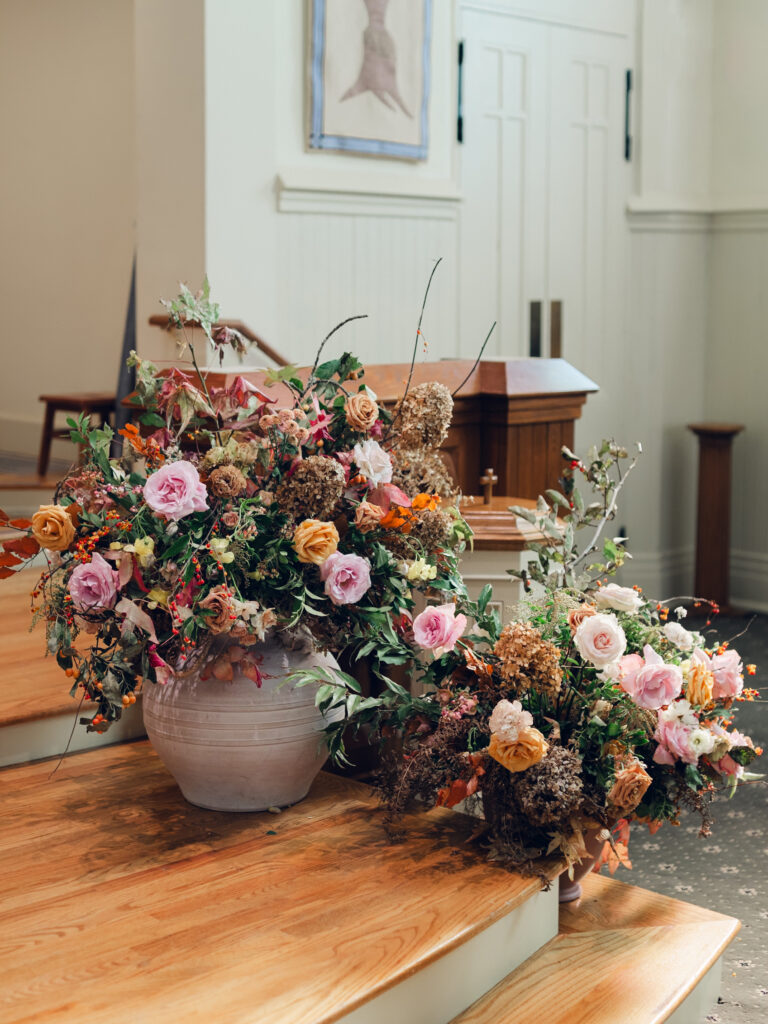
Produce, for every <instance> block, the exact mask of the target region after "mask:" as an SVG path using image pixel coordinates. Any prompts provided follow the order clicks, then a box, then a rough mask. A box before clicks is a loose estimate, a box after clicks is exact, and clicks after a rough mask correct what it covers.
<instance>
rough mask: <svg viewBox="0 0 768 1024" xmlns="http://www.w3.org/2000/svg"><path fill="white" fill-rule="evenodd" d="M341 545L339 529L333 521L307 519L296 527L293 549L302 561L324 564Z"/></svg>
mask: <svg viewBox="0 0 768 1024" xmlns="http://www.w3.org/2000/svg"><path fill="white" fill-rule="evenodd" d="M338 546H339V531H338V530H337V529H336V527H335V526H334V525H333V523H324V522H322V521H321V520H320V519H305V520H304V522H303V523H300V524H299V525H298V526H297V527H296V532H295V533H294V535H293V550H294V551H295V552H296V554H297V555H298V556H299V561H300V562H306V563H307V564H312V565H322V564H323V562H325V561H326V559H328V558H330V556H331V555H332V554H333V553H334V552H335V551H336V548H337V547H338Z"/></svg>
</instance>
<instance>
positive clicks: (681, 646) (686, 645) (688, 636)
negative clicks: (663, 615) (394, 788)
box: [661, 622, 693, 651]
mask: <svg viewBox="0 0 768 1024" xmlns="http://www.w3.org/2000/svg"><path fill="white" fill-rule="evenodd" d="M661 632H662V633H663V634H664V636H665V637H666V638H667V640H669V642H670V643H671V644H674V645H675V647H676V648H677V649H678V650H679V651H690V650H691V648H692V647H693V634H692V633H691V632H690V630H687V629H686V628H685V627H684V626H681V625H680V623H679V622H668V623H667V624H666V626H665V627H664V628H663V629H662V631H661Z"/></svg>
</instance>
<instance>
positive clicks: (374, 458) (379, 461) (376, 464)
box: [352, 440, 392, 487]
mask: <svg viewBox="0 0 768 1024" xmlns="http://www.w3.org/2000/svg"><path fill="white" fill-rule="evenodd" d="M352 454H353V455H354V457H355V465H356V466H357V468H358V469H359V470H360V472H361V473H362V474H363V476H364V477H365V478H366V479H367V480H369V481H370V482H371V484H372V485H373V486H374V487H378V486H379V484H388V483H389V482H390V481H391V479H392V460H391V459H390V457H389V455H387V453H386V452H385V451H384V449H383V448H382V447H381V445H380V444H379V442H378V441H373V440H368V441H363V442H362V444H356V445H355V447H354V448H353V449H352Z"/></svg>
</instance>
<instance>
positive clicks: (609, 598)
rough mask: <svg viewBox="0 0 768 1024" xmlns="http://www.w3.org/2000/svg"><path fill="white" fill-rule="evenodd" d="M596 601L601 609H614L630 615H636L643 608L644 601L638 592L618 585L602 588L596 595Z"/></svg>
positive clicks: (612, 584) (611, 584)
mask: <svg viewBox="0 0 768 1024" xmlns="http://www.w3.org/2000/svg"><path fill="white" fill-rule="evenodd" d="M595 601H596V602H597V607H598V608H600V609H604V608H613V610H614V611H617V612H628V613H629V614H630V615H634V614H635V612H638V611H639V610H640V609H641V608H642V606H643V599H642V598H641V597H640V595H639V594H638V592H637V591H636V590H632V588H631V587H620V586H619V585H618V583H608V584H607V585H606V586H604V587H600V588H599V589H598V591H597V593H596V594H595Z"/></svg>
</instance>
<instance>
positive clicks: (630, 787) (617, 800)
mask: <svg viewBox="0 0 768 1024" xmlns="http://www.w3.org/2000/svg"><path fill="white" fill-rule="evenodd" d="M650 784H651V777H650V775H649V774H648V772H647V771H646V770H645V768H643V766H642V765H641V764H640V762H639V761H631V762H630V763H629V764H628V765H626V767H624V768H620V769H619V771H617V772H616V778H615V779H614V783H613V786H612V787H611V791H610V792H609V794H608V803H609V804H610V807H611V810H612V812H613V813H614V814H618V815H619V817H624V815H625V814H630V813H631V812H632V811H634V809H635V808H636V807H637V806H638V804H639V803H640V802H641V801H642V799H643V797H644V796H645V791H646V790H647V789H648V787H649V786H650Z"/></svg>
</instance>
